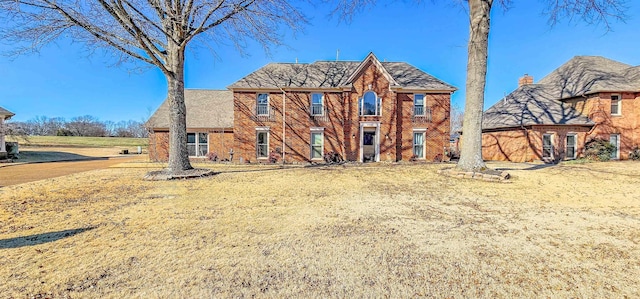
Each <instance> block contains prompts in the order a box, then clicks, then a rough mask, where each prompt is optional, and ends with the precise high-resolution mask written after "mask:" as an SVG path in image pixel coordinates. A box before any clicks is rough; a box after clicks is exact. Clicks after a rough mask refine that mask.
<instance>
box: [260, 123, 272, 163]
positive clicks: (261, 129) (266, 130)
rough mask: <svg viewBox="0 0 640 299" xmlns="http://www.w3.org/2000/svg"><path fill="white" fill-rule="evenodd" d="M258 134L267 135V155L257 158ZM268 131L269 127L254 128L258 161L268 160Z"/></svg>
mask: <svg viewBox="0 0 640 299" xmlns="http://www.w3.org/2000/svg"><path fill="white" fill-rule="evenodd" d="M259 133H267V155H266V156H265V157H259V156H258V134H259ZM270 135H271V133H270V130H269V127H256V158H257V159H260V160H266V159H269V146H270V144H269V139H270V137H271V136H270Z"/></svg>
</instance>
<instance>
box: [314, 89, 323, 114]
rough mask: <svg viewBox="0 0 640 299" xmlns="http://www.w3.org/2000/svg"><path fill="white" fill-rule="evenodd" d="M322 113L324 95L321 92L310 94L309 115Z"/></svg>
mask: <svg viewBox="0 0 640 299" xmlns="http://www.w3.org/2000/svg"><path fill="white" fill-rule="evenodd" d="M323 114H324V97H323V96H322V94H321V93H312V94H311V115H314V116H319V115H323Z"/></svg>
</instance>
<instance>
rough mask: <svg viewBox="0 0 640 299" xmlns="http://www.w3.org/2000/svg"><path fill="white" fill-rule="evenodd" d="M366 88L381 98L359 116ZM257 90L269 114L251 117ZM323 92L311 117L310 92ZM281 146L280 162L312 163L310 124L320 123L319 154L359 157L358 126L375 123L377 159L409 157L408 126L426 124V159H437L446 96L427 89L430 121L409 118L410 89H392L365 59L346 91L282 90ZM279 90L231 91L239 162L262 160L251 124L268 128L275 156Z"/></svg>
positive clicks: (445, 133) (445, 125) (444, 135)
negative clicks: (319, 112) (319, 109)
mask: <svg viewBox="0 0 640 299" xmlns="http://www.w3.org/2000/svg"><path fill="white" fill-rule="evenodd" d="M367 91H373V92H375V93H376V94H377V96H378V97H379V98H380V99H381V101H382V103H381V115H380V116H360V115H359V105H358V103H359V101H360V98H362V96H363V95H364V93H365V92H367ZM258 93H268V94H269V116H256V113H255V110H256V108H255V107H256V98H257V94H258ZM312 93H322V94H323V95H324V106H325V115H324V116H311V113H310V109H311V108H310V106H311V94H312ZM285 97H286V104H285V105H286V113H285V116H286V127H285V134H286V135H285V142H286V145H285V149H286V158H285V159H286V162H287V163H291V162H313V161H311V159H310V156H311V146H310V140H311V129H312V128H324V153H327V152H329V151H334V152H337V153H339V154H340V155H341V156H342V157H344V158H345V159H346V160H349V161H360V160H361V149H360V144H361V140H360V139H361V133H362V132H361V125H362V124H366V123H369V124H375V126H377V127H379V134H378V137H379V149H380V151H379V160H380V161H390V162H391V161H399V160H409V159H410V158H411V156H412V155H413V129H414V128H426V129H427V131H426V132H427V134H426V137H427V138H426V145H425V151H426V159H427V160H437V159H442V158H443V153H444V148H445V147H446V146H447V145H448V142H449V131H450V124H449V109H450V97H451V95H450V94H449V93H448V92H447V93H442V94H427V95H426V96H425V103H426V106H427V107H428V108H429V109H428V110H431V121H425V120H424V119H420V120H416V119H414V117H413V93H398V92H395V91H393V90H391V89H390V83H389V81H388V80H387V79H386V78H385V76H384V75H383V73H382V72H381V71H380V70H378V69H377V67H376V65H375V64H373V63H369V64H368V65H366V66H365V68H364V69H363V71H362V72H361V74H359V76H358V77H357V78H356V79H355V80H354V82H353V87H352V88H351V90H346V91H345V90H339V89H327V90H318V91H306V90H305V91H287V92H286V95H285ZM282 101H283V93H282V92H281V91H275V90H271V91H258V92H254V91H252V92H242V91H234V150H235V152H236V155H237V157H238V159H234V160H235V161H239V159H240V158H242V161H244V162H247V161H249V162H256V161H258V162H267V161H268V160H267V159H257V155H256V138H257V128H258V129H260V130H263V129H268V131H269V152H276V153H278V154H277V155H278V156H281V154H280V153H281V152H282V151H281V150H282V147H283V145H282V118H283V117H282V115H283V113H282V110H283V104H282Z"/></svg>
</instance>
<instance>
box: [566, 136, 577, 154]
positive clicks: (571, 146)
mask: <svg viewBox="0 0 640 299" xmlns="http://www.w3.org/2000/svg"><path fill="white" fill-rule="evenodd" d="M566 149H567V156H566V158H567V159H575V158H576V156H577V144H576V134H569V135H567V145H566Z"/></svg>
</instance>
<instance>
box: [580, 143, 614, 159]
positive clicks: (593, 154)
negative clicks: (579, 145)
mask: <svg viewBox="0 0 640 299" xmlns="http://www.w3.org/2000/svg"><path fill="white" fill-rule="evenodd" d="M615 150H616V146H615V145H613V144H611V143H610V142H609V140H604V139H593V140H591V141H589V142H587V143H586V144H585V145H584V154H585V156H586V157H587V159H591V160H597V161H609V160H611V154H613V153H614V152H615Z"/></svg>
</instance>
